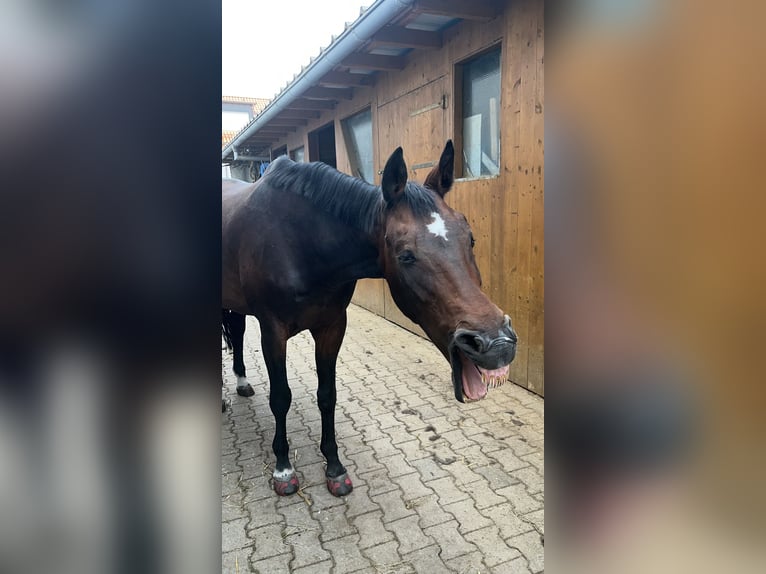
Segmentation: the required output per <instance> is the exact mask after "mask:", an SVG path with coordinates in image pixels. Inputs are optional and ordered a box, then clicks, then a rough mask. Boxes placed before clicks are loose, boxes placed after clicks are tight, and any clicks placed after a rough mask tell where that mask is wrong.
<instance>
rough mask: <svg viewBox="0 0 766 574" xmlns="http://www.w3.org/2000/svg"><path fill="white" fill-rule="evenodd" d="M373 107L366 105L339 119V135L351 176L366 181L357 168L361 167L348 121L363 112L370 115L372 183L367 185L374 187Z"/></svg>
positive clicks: (370, 104) (369, 104)
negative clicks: (341, 136) (340, 135)
mask: <svg viewBox="0 0 766 574" xmlns="http://www.w3.org/2000/svg"><path fill="white" fill-rule="evenodd" d="M372 108H373V106H372V103H368V104H366V105H364V106H362V107H360V108H358V109H357V110H356V111H354V112H353V113H351V114H348V115H347V116H345V117H343V118H341V120H340V129H341V133H342V134H343V144H344V146H345V148H346V157H347V159H348V165H349V168H350V170H351V175H353V176H354V177H358V178H359V179H362V180H364V181H367V180H366V179H364V178H363V177H362V176H361V170H360V169H359V166H360V165H361V161H360V158H359V150H358V149H357V146H356V143H355V141H356V140H355V139H354V138H353V135H352V133H351V130H350V128H349V127H348V123H347V122H348V120H350V119H352V118H354V117H356V116H359V115H361V114H363V113H365V112H367V113H369V114H370V153H371V155H372V158H371V159H372V168H371V169H372V172H371V174H370V175H371V176H372V181H368V182H367V183H370V184H372V185H375V180H376V172H375V118H374V115H375V114H374V113H373V109H372Z"/></svg>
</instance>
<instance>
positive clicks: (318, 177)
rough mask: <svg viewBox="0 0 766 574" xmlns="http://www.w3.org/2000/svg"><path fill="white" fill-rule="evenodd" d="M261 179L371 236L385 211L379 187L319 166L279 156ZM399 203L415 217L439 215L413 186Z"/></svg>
mask: <svg viewBox="0 0 766 574" xmlns="http://www.w3.org/2000/svg"><path fill="white" fill-rule="evenodd" d="M263 177H264V179H265V178H268V180H269V183H270V184H271V185H273V186H274V187H277V188H280V189H285V190H288V191H290V192H292V193H297V194H298V195H301V196H303V197H305V198H306V199H308V200H309V201H311V202H312V203H313V204H314V205H316V206H317V207H318V208H319V209H321V210H322V211H324V212H326V213H329V214H331V215H333V216H335V217H337V218H338V219H339V220H340V221H342V222H343V223H345V224H347V225H350V226H352V227H356V228H357V229H360V230H362V231H364V232H365V233H372V232H373V230H374V229H375V226H376V224H377V223H378V221H379V220H380V215H381V213H382V212H383V210H384V209H385V208H386V202H385V200H384V199H383V193H382V192H381V189H380V187H378V186H375V185H372V184H369V183H367V182H366V181H364V180H362V179H358V178H355V177H351V176H350V175H346V174H345V173H341V172H339V171H338V170H336V169H334V168H332V167H330V166H329V165H327V164H325V163H322V162H311V163H296V162H294V161H292V160H291V159H290V158H288V157H287V156H280V157H279V158H277V159H275V160H274V161H273V162H272V163H271V165H270V166H269V168H268V169H267V170H266V172H265V173H264V174H263ZM398 201H405V202H406V203H407V205H408V206H409V208H410V209H411V210H412V212H413V214H414V215H416V216H417V217H426V216H427V215H428V214H430V213H433V212H434V211H438V209H437V207H436V202H435V201H434V198H433V195H432V194H431V192H429V191H428V190H427V189H426V188H425V187H423V186H421V185H418V184H416V183H412V182H407V185H406V186H405V190H404V193H403V194H402V197H401V198H400V199H399V200H398ZM398 201H397V202H398Z"/></svg>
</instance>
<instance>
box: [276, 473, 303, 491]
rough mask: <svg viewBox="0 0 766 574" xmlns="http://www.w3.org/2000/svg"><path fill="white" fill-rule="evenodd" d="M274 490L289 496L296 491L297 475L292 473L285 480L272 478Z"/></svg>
mask: <svg viewBox="0 0 766 574" xmlns="http://www.w3.org/2000/svg"><path fill="white" fill-rule="evenodd" d="M274 492H276V493H277V494H278V495H279V496H290V495H291V494H295V493H296V492H298V477H297V476H295V475H292V476H291V477H290V478H288V479H287V480H278V479H276V478H274Z"/></svg>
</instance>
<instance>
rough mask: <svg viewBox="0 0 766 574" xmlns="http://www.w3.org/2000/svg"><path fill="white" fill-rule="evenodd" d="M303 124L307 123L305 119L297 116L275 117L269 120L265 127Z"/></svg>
mask: <svg viewBox="0 0 766 574" xmlns="http://www.w3.org/2000/svg"><path fill="white" fill-rule="evenodd" d="M305 125H308V122H307V121H306V120H301V119H298V118H276V119H273V120H271V121H270V122H269V123H268V124H266V127H269V128H276V127H280V128H281V127H284V126H305Z"/></svg>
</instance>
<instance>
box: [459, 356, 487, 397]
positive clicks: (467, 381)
mask: <svg viewBox="0 0 766 574" xmlns="http://www.w3.org/2000/svg"><path fill="white" fill-rule="evenodd" d="M460 360H461V361H462V363H463V394H464V395H465V396H466V397H468V398H469V399H470V400H472V401H477V400H479V399H483V398H484V397H485V396H487V384H486V383H485V382H484V381H482V380H481V374H480V373H479V370H478V369H477V368H476V365H474V364H473V362H472V361H471V360H470V359H469V358H468V357H466V356H465V355H463V354H462V353H460Z"/></svg>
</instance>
